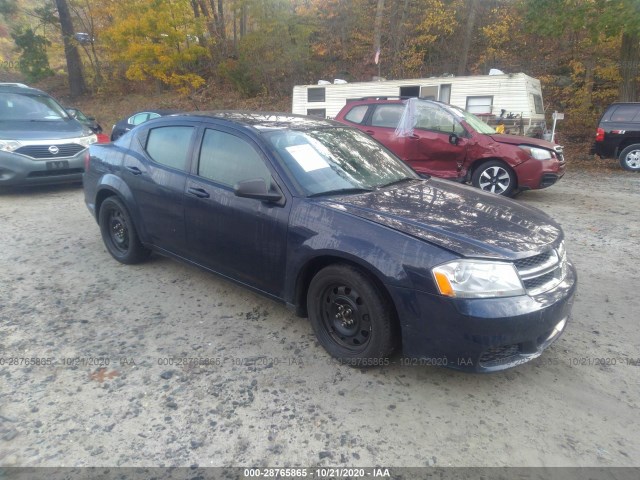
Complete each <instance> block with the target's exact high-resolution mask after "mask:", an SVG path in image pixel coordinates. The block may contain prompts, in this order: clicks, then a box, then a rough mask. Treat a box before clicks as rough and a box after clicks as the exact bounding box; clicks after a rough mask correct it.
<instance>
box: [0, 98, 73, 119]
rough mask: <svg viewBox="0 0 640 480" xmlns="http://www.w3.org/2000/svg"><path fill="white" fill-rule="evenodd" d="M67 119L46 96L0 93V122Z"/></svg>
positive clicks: (65, 114)
mask: <svg viewBox="0 0 640 480" xmlns="http://www.w3.org/2000/svg"><path fill="white" fill-rule="evenodd" d="M68 118H69V115H67V113H66V112H65V110H64V109H63V108H62V107H61V106H60V105H58V103H57V102H56V101H55V100H54V99H53V98H51V97H48V96H46V95H25V94H19V93H0V120H11V121H31V122H37V121H49V120H61V119H68Z"/></svg>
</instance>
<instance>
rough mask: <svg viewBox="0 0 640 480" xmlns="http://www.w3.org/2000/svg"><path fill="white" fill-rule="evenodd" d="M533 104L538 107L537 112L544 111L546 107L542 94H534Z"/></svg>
mask: <svg viewBox="0 0 640 480" xmlns="http://www.w3.org/2000/svg"><path fill="white" fill-rule="evenodd" d="M533 104H534V105H535V107H536V113H538V114H541V113H544V107H543V106H542V97H541V96H540V95H536V94H535V93H534V94H533Z"/></svg>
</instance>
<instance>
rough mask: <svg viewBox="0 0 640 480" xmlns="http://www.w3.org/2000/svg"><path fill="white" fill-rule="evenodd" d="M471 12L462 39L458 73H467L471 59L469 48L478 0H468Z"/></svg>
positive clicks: (460, 74)
mask: <svg viewBox="0 0 640 480" xmlns="http://www.w3.org/2000/svg"><path fill="white" fill-rule="evenodd" d="M466 4H467V6H468V9H469V12H468V16H467V24H466V26H465V29H464V38H463V39H462V50H461V51H460V58H459V59H458V75H459V76H462V75H466V74H467V62H468V59H469V48H471V39H472V38H473V30H474V28H475V26H476V12H477V10H478V0H467V1H466Z"/></svg>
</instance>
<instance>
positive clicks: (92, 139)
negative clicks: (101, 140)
mask: <svg viewBox="0 0 640 480" xmlns="http://www.w3.org/2000/svg"><path fill="white" fill-rule="evenodd" d="M97 141H98V136H97V135H96V134H95V133H92V134H91V135H87V136H86V137H80V138H79V139H78V143H79V144H80V145H82V146H83V147H88V146H89V145H91V144H93V143H96V142H97Z"/></svg>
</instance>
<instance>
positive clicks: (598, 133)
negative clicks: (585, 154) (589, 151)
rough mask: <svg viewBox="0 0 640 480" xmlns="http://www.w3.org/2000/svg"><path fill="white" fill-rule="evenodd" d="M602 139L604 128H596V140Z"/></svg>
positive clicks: (601, 140) (600, 140)
mask: <svg viewBox="0 0 640 480" xmlns="http://www.w3.org/2000/svg"><path fill="white" fill-rule="evenodd" d="M603 141H604V129H602V128H598V130H596V142H603Z"/></svg>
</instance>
